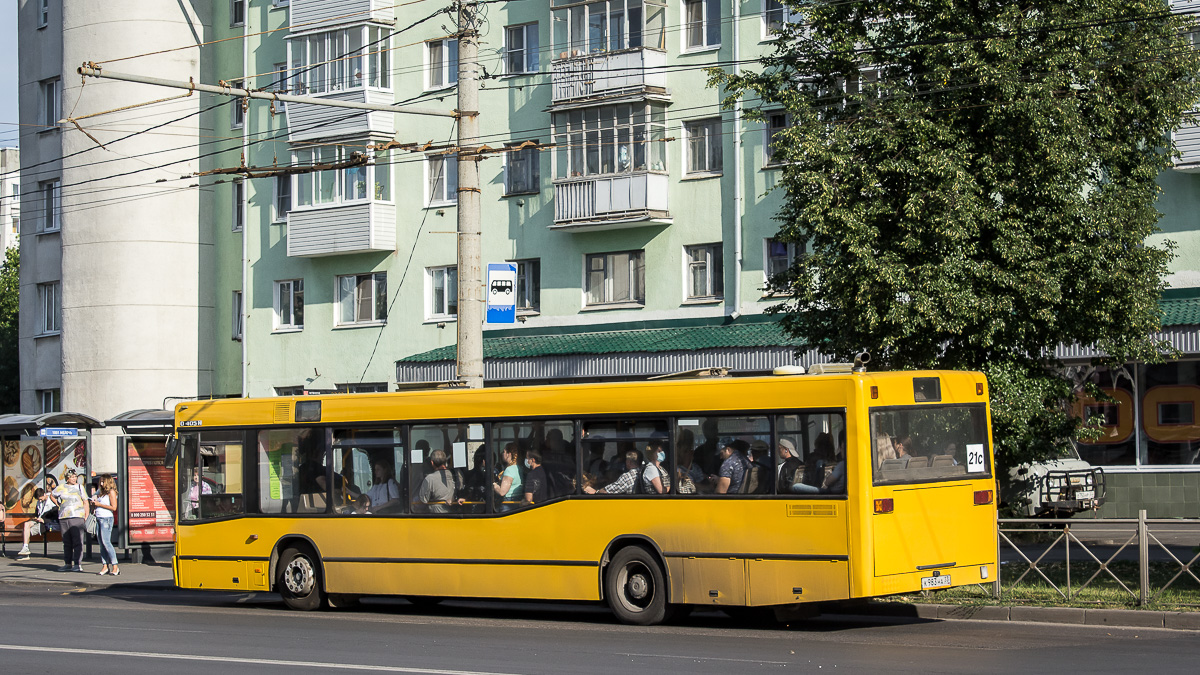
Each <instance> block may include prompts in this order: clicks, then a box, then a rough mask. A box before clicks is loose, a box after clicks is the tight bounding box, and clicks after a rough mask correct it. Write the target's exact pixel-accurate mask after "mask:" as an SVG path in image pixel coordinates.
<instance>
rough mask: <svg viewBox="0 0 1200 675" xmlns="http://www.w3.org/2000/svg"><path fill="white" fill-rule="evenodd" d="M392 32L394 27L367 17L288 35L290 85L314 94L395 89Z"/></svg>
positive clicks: (294, 90) (299, 92)
mask: <svg viewBox="0 0 1200 675" xmlns="http://www.w3.org/2000/svg"><path fill="white" fill-rule="evenodd" d="M356 31H357V32H358V35H357V37H356V38H352V37H351V34H352V33H354V32H356ZM391 32H392V29H391V28H390V27H386V26H381V25H378V24H375V23H372V22H370V21H367V22H364V23H360V24H356V25H352V26H348V27H341V28H331V29H328V30H319V31H315V32H312V33H304V34H301V35H296V36H292V37H288V38H287V55H288V58H287V62H288V63H289V64H290V67H289V75H290V77H289V79H290V81H289V82H288V89H290V90H291V91H292V93H295V94H299V95H313V96H321V95H324V94H331V93H336V92H342V91H348V90H351V91H352V90H357V89H373V90H376V91H392V71H391V68H392V63H391V50H390V44H391ZM356 43H357V44H356ZM376 43H378V44H376ZM334 55H341V56H340V57H337V58H334ZM356 68H357V70H356Z"/></svg>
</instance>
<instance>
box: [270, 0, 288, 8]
mask: <svg viewBox="0 0 1200 675" xmlns="http://www.w3.org/2000/svg"><path fill="white" fill-rule="evenodd" d="M288 4H289V0H271V6H272V7H287V6H288Z"/></svg>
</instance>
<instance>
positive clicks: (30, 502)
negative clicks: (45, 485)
mask: <svg viewBox="0 0 1200 675" xmlns="http://www.w3.org/2000/svg"><path fill="white" fill-rule="evenodd" d="M3 453H4V461H3V465H2V469H0V474H2V475H3V478H0V480H2V481H3V485H4V495H3V498H4V510H5V511H7V512H8V517H9V518H10V521H11V522H10V524H11V525H12V526H13V527H16V526H18V525H20V523H23V522H25V521H26V520H28V519H29V518H30V517H32V516H33V514H34V511H35V509H36V508H37V499H36V498H35V497H34V490H36V489H37V488H39V487H41V486H42V442H41V440H39V439H27V440H22V441H15V440H10V441H4V445H3Z"/></svg>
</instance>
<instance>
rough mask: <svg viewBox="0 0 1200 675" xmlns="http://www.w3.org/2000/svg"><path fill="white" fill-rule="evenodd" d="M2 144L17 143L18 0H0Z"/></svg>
mask: <svg viewBox="0 0 1200 675" xmlns="http://www.w3.org/2000/svg"><path fill="white" fill-rule="evenodd" d="M0 64H6V65H0V123H3V124H0V146H5V147H8V146H15V145H17V127H16V126H15V123H16V121H17V0H0Z"/></svg>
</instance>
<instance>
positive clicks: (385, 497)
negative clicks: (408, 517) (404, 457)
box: [355, 457, 404, 513]
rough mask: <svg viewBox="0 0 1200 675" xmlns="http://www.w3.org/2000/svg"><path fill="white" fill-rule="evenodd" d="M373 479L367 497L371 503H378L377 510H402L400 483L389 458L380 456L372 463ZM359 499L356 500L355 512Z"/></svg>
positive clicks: (383, 511) (385, 511)
mask: <svg viewBox="0 0 1200 675" xmlns="http://www.w3.org/2000/svg"><path fill="white" fill-rule="evenodd" d="M371 471H372V480H371V488H370V489H369V490H367V497H368V498H369V499H370V503H371V504H377V505H378V506H376V507H375V510H376V511H379V512H380V513H388V512H396V511H399V510H401V506H402V505H403V503H404V502H403V501H402V500H401V495H400V484H399V483H397V482H396V479H395V477H394V474H393V473H392V465H391V462H390V461H388V459H387V458H384V457H380V458H377V459H376V460H375V461H374V462H372V463H371ZM357 506H358V501H357V500H356V501H355V507H356V508H355V513H357V512H358V509H357Z"/></svg>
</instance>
